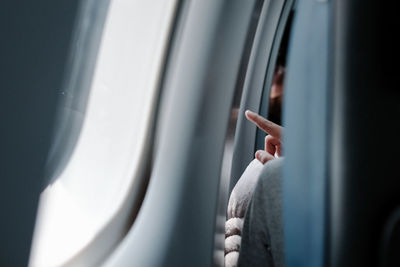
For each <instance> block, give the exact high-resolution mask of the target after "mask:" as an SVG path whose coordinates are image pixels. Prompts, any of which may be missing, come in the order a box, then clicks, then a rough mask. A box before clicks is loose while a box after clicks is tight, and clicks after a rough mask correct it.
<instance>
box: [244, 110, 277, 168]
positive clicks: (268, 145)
mask: <svg viewBox="0 0 400 267" xmlns="http://www.w3.org/2000/svg"><path fill="white" fill-rule="evenodd" d="M245 115H246V118H247V119H248V120H249V121H251V122H253V123H254V124H256V125H257V127H258V128H260V129H261V130H263V131H264V132H265V133H267V134H268V135H267V136H266V137H265V145H264V150H258V151H256V153H255V157H256V159H258V160H259V161H260V162H261V163H262V164H264V163H266V162H268V161H270V160H272V159H274V158H275V156H274V155H275V153H276V154H277V155H278V156H281V155H282V141H281V136H282V129H283V127H282V126H279V125H278V124H275V123H273V122H272V121H269V120H267V119H265V118H263V117H262V116H260V115H258V114H256V113H254V112H252V111H250V110H247V111H246V112H245Z"/></svg>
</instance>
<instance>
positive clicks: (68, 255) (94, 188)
mask: <svg viewBox="0 0 400 267" xmlns="http://www.w3.org/2000/svg"><path fill="white" fill-rule="evenodd" d="M98 2H100V1H98ZM177 2H178V1H176V0H167V1H161V2H160V1H157V2H155V1H152V0H150V1H140V0H111V1H110V3H109V6H108V10H107V15H106V19H105V24H104V28H103V30H102V31H103V32H102V35H101V40H100V46H99V50H98V54H97V57H96V59H95V63H93V75H92V76H90V77H86V78H85V79H87V80H89V81H90V82H89V83H88V84H85V83H84V82H83V83H74V82H69V83H67V84H69V85H73V86H76V87H73V88H64V90H61V95H62V96H65V94H69V95H68V101H67V103H68V105H65V103H66V102H65V101H61V102H62V103H63V106H62V107H61V108H60V110H61V113H62V114H61V117H62V118H69V119H66V120H65V123H58V125H57V127H59V128H58V129H56V130H55V133H56V134H57V133H58V134H60V135H62V134H63V133H64V134H65V132H66V131H67V132H69V133H70V134H71V135H74V138H72V139H70V140H69V141H67V145H66V144H65V142H66V141H65V140H64V139H63V138H64V137H59V136H55V139H54V140H55V145H56V147H57V149H61V151H54V149H53V151H52V154H51V155H53V156H55V157H59V158H63V160H59V159H58V160H53V159H50V160H49V162H50V164H49V165H50V166H48V167H49V170H48V173H49V174H50V175H52V177H50V178H49V180H51V184H50V185H48V186H47V187H46V188H45V190H44V191H43V192H42V195H41V198H40V204H39V210H38V215H37V221H36V226H35V233H34V239H33V245H32V250H31V256H30V266H60V265H66V266H68V265H74V262H75V263H76V262H77V258H78V257H84V255H85V252H86V251H88V250H89V248H90V247H91V246H92V245H93V243H94V242H95V241H96V242H99V241H98V240H99V239H101V238H99V235H100V234H101V233H103V232H104V231H107V230H108V228H109V227H108V225H109V224H110V222H111V221H113V220H116V217H117V216H119V215H120V214H121V210H122V207H124V205H125V204H126V203H127V202H129V200H130V199H131V197H132V196H131V195H132V193H131V192H132V188H133V187H134V186H135V185H136V184H135V181H136V180H135V179H136V178H137V177H138V176H139V175H140V166H142V165H144V164H143V162H142V160H143V158H144V155H145V153H146V138H148V136H149V131H150V130H151V125H152V121H151V118H152V114H153V113H154V108H155V106H154V104H155V103H156V101H155V100H156V96H157V88H158V82H159V80H160V76H161V73H162V66H163V59H164V56H165V54H166V48H167V43H168V39H169V33H170V29H171V27H172V22H173V19H174V14H175V10H176V6H177ZM82 3H83V4H82V7H86V9H87V10H84V8H83V9H82V10H83V11H84V12H83V13H82V14H81V15H82V16H83V18H82V19H81V22H80V24H79V23H78V26H77V29H76V30H77V31H83V33H84V34H85V32H84V31H85V29H87V28H85V27H86V26H87V24H88V23H89V24H90V23H95V22H96V21H93V20H91V18H92V17H91V16H92V15H93V9H90V8H88V7H94V6H96V5H99V3H96V1H91V0H85V1H82ZM87 3H91V5H88V4H87ZM96 8H98V6H96ZM104 8H107V5H105V7H104ZM100 9H101V8H100ZM79 27H80V28H79ZM78 41H79V40H78ZM74 45H79V43H77V44H74ZM89 49H90V48H89ZM90 53H91V51H90V50H88V51H87V54H90ZM77 56H79V57H80V58H74V61H73V62H72V63H71V64H72V66H73V67H77V68H79V64H77V62H78V63H79V62H81V63H82V64H86V63H87V62H85V60H89V59H88V58H87V57H85V56H87V55H86V54H85V53H82V54H79V55H77ZM82 58H83V59H84V60H82ZM75 65H77V66H75ZM88 65H90V64H87V65H86V67H88V68H90V66H88ZM80 66H82V65H80ZM72 71H74V70H73V69H72ZM88 73H90V72H88ZM70 78H71V77H70ZM65 97H66V96H65ZM85 98H87V99H85ZM63 112H64V113H63ZM71 120H72V121H73V122H74V123H75V126H74V127H76V129H73V130H71V129H69V127H71V125H73V124H74V123H72V124H71ZM77 121H78V123H77V124H76V122H77ZM66 123H67V124H66ZM76 125H78V126H79V125H81V126H79V127H77V126H76ZM57 140H61V141H62V140H64V141H63V142H64V143H63V145H61V146H57ZM71 140H72V141H71ZM61 141H60V142H61ZM57 149H56V150H57ZM63 154H64V156H63ZM65 154H67V155H66V156H65ZM52 164H53V165H52ZM55 165H57V166H55ZM130 215H131V214H129V215H126V216H125V217H126V220H125V221H126V222H125V224H124V223H121V224H120V225H121V226H120V228H122V229H118V230H116V231H114V232H113V235H111V234H110V235H108V236H107V238H106V239H105V241H106V242H104V244H102V245H101V246H98V247H101V248H102V251H99V253H86V254H90V255H91V257H93V255H96V256H98V257H105V256H106V255H104V254H106V252H109V251H110V250H111V248H112V247H113V246H115V244H116V242H118V238H121V235H123V233H122V234H121V232H123V231H125V230H126V229H123V228H124V227H126V223H128V222H129V220H131V218H130V217H129V216H130ZM107 227H108V228H107ZM116 233H118V234H116ZM92 252H93V251H92ZM98 261H99V259H87V258H85V260H84V261H83V262H84V263H85V264H84V265H85V266H88V265H86V263H88V262H93V263H94V264H93V265H95V263H96V262H97V263H98Z"/></svg>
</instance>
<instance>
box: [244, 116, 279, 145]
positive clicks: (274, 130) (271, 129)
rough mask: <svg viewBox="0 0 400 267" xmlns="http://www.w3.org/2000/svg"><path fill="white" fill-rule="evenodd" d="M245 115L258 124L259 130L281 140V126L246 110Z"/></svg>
mask: <svg viewBox="0 0 400 267" xmlns="http://www.w3.org/2000/svg"><path fill="white" fill-rule="evenodd" d="M245 115H246V118H247V119H248V120H249V121H251V122H253V123H254V124H256V125H257V126H258V128H260V129H261V130H263V131H264V132H266V133H267V134H269V135H272V136H274V137H277V138H279V139H280V138H281V134H282V127H281V126H279V125H278V124H275V123H273V122H272V121H269V120H267V119H265V118H263V117H262V116H260V115H258V114H256V113H254V112H252V111H250V110H246V113H245Z"/></svg>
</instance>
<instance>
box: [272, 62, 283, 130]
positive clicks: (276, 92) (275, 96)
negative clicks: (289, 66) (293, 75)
mask: <svg viewBox="0 0 400 267" xmlns="http://www.w3.org/2000/svg"><path fill="white" fill-rule="evenodd" d="M284 78H285V68H284V67H283V66H278V67H277V68H276V70H275V73H274V78H273V80H272V86H271V94H270V99H269V111H268V118H269V119H270V120H271V121H273V122H275V123H277V124H280V125H281V113H282V96H283V81H284Z"/></svg>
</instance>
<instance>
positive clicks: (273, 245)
mask: <svg viewBox="0 0 400 267" xmlns="http://www.w3.org/2000/svg"><path fill="white" fill-rule="evenodd" d="M282 161H283V158H280V159H276V160H273V161H270V162H268V163H266V164H265V165H264V168H263V170H262V173H261V175H260V178H259V180H258V183H257V185H256V188H255V191H254V194H253V198H252V199H251V202H250V204H249V207H248V209H247V212H246V215H245V219H244V224H243V230H242V240H241V246H240V253H239V259H238V266H240V267H248V266H252V267H257V266H275V267H280V266H284V251H283V225H282V185H281V180H282V176H281V168H282Z"/></svg>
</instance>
